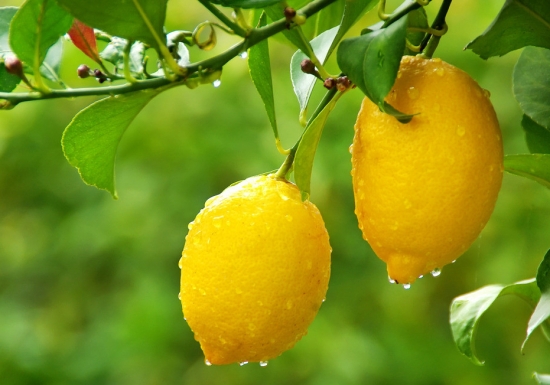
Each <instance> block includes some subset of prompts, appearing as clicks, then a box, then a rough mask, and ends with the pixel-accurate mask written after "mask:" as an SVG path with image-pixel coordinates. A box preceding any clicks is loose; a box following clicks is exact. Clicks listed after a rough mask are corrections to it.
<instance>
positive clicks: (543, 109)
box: [513, 2, 550, 130]
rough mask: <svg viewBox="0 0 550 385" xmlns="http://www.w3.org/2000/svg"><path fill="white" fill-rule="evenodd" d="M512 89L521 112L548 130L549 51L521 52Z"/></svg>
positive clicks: (549, 111)
mask: <svg viewBox="0 0 550 385" xmlns="http://www.w3.org/2000/svg"><path fill="white" fill-rule="evenodd" d="M549 4H550V2H549ZM513 89H514V95H515V97H516V100H517V101H518V103H519V105H520V107H521V109H522V110H523V112H524V113H525V114H526V115H528V116H529V117H530V118H531V119H533V120H534V121H535V122H536V123H538V124H540V125H541V126H543V127H544V128H546V129H548V130H550V103H548V102H549V101H550V50H548V49H545V48H537V47H526V48H525V49H524V50H523V52H522V53H521V56H520V57H519V59H518V61H517V63H516V66H515V68H514V75H513Z"/></svg>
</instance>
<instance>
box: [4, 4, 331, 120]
mask: <svg viewBox="0 0 550 385" xmlns="http://www.w3.org/2000/svg"><path fill="white" fill-rule="evenodd" d="M335 1H336V0H316V1H313V2H311V3H309V4H308V5H306V6H305V7H303V8H301V9H300V10H299V11H298V12H299V13H301V14H303V15H304V16H306V17H307V18H309V17H311V16H312V15H314V14H315V13H317V12H319V11H320V10H322V9H323V8H326V7H327V6H329V5H330V4H332V3H333V2H335ZM286 28H288V24H287V21H286V19H285V18H282V19H280V20H278V21H275V22H273V23H271V24H269V25H267V26H265V27H262V28H255V29H252V30H250V32H249V34H248V36H247V37H246V38H245V39H244V40H242V41H241V42H239V43H237V44H235V45H234V46H232V47H231V48H229V49H228V50H226V51H225V52H222V53H221V54H219V55H217V56H214V57H212V58H209V59H206V60H203V61H200V62H196V63H192V64H190V65H188V66H186V67H183V68H184V69H185V70H186V76H185V77H182V76H177V77H176V79H175V80H174V81H171V80H169V79H167V78H165V77H162V78H154V79H147V80H139V81H137V82H136V83H126V84H122V85H111V86H107V87H94V88H77V89H66V90H51V92H50V93H47V94H46V93H41V92H36V91H35V92H27V93H11V92H0V109H2V108H4V109H8V108H13V107H14V106H15V105H17V104H19V103H23V102H28V101H36V100H43V99H59V98H74V97H80V96H91V95H97V96H100V95H121V94H127V93H130V92H135V91H141V90H146V89H152V88H161V87H165V86H168V85H170V86H171V87H172V86H173V87H175V86H180V85H184V84H185V83H186V81H187V80H188V79H189V78H193V77H194V78H200V77H202V75H203V74H208V73H211V72H213V71H216V70H220V69H221V68H222V67H223V66H224V65H225V64H226V63H227V62H229V61H230V60H231V59H233V58H235V57H236V56H238V55H239V54H240V53H241V52H243V51H246V50H247V49H248V48H250V47H252V46H254V45H255V44H258V43H259V42H261V41H263V40H265V39H267V38H269V37H271V36H273V35H276V34H277V33H279V32H282V31H283V30H285V29H286ZM171 87H170V88H171ZM2 100H4V101H5V102H4V103H2Z"/></svg>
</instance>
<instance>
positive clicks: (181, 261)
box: [178, 254, 186, 270]
mask: <svg viewBox="0 0 550 385" xmlns="http://www.w3.org/2000/svg"><path fill="white" fill-rule="evenodd" d="M183 257H186V255H185V254H183V255H182V256H181V258H180V260H179V262H178V267H179V268H180V270H181V267H182V265H183Z"/></svg>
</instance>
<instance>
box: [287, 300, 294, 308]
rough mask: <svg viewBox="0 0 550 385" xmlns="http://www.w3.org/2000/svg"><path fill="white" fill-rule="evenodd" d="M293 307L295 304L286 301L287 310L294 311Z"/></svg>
mask: <svg viewBox="0 0 550 385" xmlns="http://www.w3.org/2000/svg"><path fill="white" fill-rule="evenodd" d="M292 306H293V303H292V301H291V300H288V301H286V308H287V309H288V310H290V309H292Z"/></svg>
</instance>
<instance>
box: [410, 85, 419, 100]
mask: <svg viewBox="0 0 550 385" xmlns="http://www.w3.org/2000/svg"><path fill="white" fill-rule="evenodd" d="M407 95H409V98H411V99H416V98H418V90H417V89H416V88H414V87H409V89H408V90H407Z"/></svg>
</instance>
